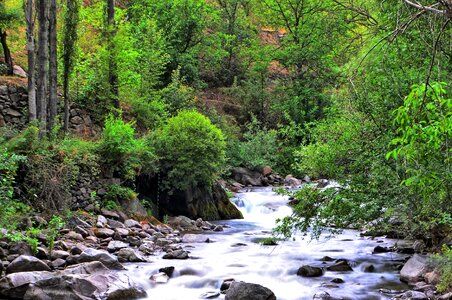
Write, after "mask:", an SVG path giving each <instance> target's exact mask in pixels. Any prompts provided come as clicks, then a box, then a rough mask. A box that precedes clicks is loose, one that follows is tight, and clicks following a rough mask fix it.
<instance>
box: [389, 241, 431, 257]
mask: <svg viewBox="0 0 452 300" xmlns="http://www.w3.org/2000/svg"><path fill="white" fill-rule="evenodd" d="M395 248H396V250H397V252H400V253H405V254H414V253H419V252H422V251H424V249H425V243H424V242H423V241H421V240H416V241H413V240H400V241H397V243H396V244H395Z"/></svg>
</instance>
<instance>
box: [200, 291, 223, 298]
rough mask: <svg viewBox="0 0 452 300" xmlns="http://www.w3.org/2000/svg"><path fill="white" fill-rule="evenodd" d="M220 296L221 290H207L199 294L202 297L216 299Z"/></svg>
mask: <svg viewBox="0 0 452 300" xmlns="http://www.w3.org/2000/svg"><path fill="white" fill-rule="evenodd" d="M218 297H220V293H219V292H205V293H203V294H201V295H200V296H199V298H200V299H215V298H218Z"/></svg>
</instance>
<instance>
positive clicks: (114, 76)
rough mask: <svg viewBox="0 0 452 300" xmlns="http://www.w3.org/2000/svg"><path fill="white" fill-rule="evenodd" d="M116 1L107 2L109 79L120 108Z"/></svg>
mask: <svg viewBox="0 0 452 300" xmlns="http://www.w3.org/2000/svg"><path fill="white" fill-rule="evenodd" d="M115 26H116V25H115V0H107V27H108V29H107V35H108V43H109V51H110V55H109V62H108V73H109V74H108V77H109V82H110V89H111V95H112V98H113V106H114V107H115V108H119V89H118V70H117V65H116V49H115V47H114V41H113V39H114V37H115V35H116V28H115Z"/></svg>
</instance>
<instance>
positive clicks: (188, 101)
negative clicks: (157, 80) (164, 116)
mask: <svg viewBox="0 0 452 300" xmlns="http://www.w3.org/2000/svg"><path fill="white" fill-rule="evenodd" d="M184 81H185V79H184V78H183V77H181V75H180V68H178V69H176V70H174V71H173V73H172V74H171V82H170V84H168V86H167V87H165V88H164V89H162V90H161V92H160V93H161V95H162V99H163V101H164V103H165V104H166V106H167V107H168V111H169V113H170V114H171V115H176V114H177V113H178V112H179V111H180V110H183V109H191V108H193V107H194V104H195V93H194V90H193V89H192V88H190V87H188V86H187V85H185V84H184Z"/></svg>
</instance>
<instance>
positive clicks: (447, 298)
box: [438, 292, 452, 300]
mask: <svg viewBox="0 0 452 300" xmlns="http://www.w3.org/2000/svg"><path fill="white" fill-rule="evenodd" d="M451 299H452V292H450V293H446V294H444V295H441V296H439V297H438V300H451Z"/></svg>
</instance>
